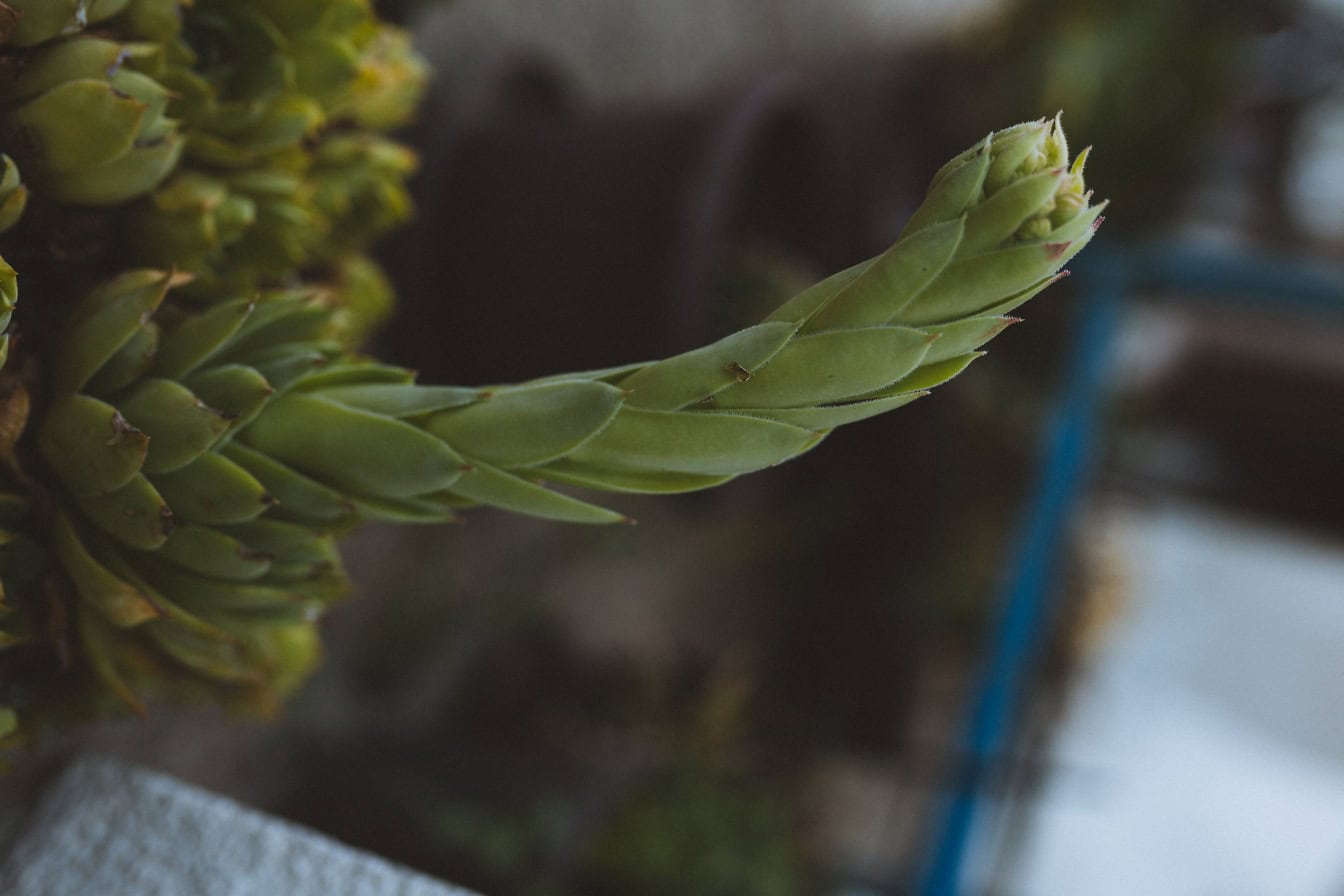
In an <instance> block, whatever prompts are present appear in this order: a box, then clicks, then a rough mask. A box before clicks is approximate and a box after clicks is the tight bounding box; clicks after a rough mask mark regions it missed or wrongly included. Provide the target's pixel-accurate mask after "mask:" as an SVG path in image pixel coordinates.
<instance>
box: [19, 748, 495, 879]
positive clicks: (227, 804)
mask: <svg viewBox="0 0 1344 896" xmlns="http://www.w3.org/2000/svg"><path fill="white" fill-rule="evenodd" d="M0 893H5V894H8V896H51V894H65V893H72V894H73V893H88V894H95V893H96V894H98V896H185V894H191V896H280V894H285V896H472V894H470V893H468V892H467V891H466V890H462V889H458V888H456V887H451V886H448V885H447V884H444V883H440V882H439V881H436V880H433V879H432V878H429V877H426V876H424V875H421V874H417V873H415V872H412V871H409V870H407V869H404V868H401V867H398V866H396V865H393V864H391V863H390V862H387V861H385V860H383V859H380V858H378V857H376V856H373V855H370V854H368V853H363V852H359V851H357V850H354V849H351V848H349V847H347V846H344V845H342V844H340V843H338V842H336V841H335V840H332V839H330V838H328V837H324V836H322V835H320V834H316V833H314V832H312V831H309V830H307V829H305V828H301V827H299V826H297V825H294V824H291V823H289V822H285V821H280V820H279V819H275V818H271V817H270V816H267V815H263V814H262V813H260V812H256V811H254V810H251V809H247V808H244V807H242V806H240V805H238V804H236V803H234V802H232V801H230V800H227V799H224V798H223V797H219V796H215V795H214V794H210V793H206V792H204V791H201V790H197V789H196V788H194V787H189V786H187V785H185V784H182V783H181V782H179V781H176V780H174V779H172V778H169V777H166V776H164V775H161V774H157V773H153V772H149V771H145V770H144V769H139V768H134V767H132V766H128V765H125V764H123V763H121V762H118V761H116V760H112V759H104V758H91V759H85V760H81V761H80V762H78V763H76V764H75V765H73V766H71V767H70V768H69V769H67V770H66V771H65V772H63V773H62V774H61V776H60V777H59V778H58V779H57V780H56V782H55V784H54V785H53V786H52V787H51V788H50V790H48V791H47V793H46V794H45V795H44V796H43V797H42V799H41V800H40V801H39V803H38V805H37V806H36V808H35V809H34V811H33V812H32V813H31V814H30V815H29V817H28V819H27V821H26V823H25V824H24V827H23V830H22V833H20V835H19V837H18V838H17V840H16V842H15V844H14V847H13V849H12V851H11V852H10V854H9V856H8V857H7V858H6V859H5V862H4V865H3V866H2V867H0Z"/></svg>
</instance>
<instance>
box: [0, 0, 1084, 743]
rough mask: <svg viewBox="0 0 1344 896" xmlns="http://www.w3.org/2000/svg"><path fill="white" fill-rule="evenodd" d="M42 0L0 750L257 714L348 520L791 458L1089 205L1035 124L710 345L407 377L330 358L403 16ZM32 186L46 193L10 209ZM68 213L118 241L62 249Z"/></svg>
mask: <svg viewBox="0 0 1344 896" xmlns="http://www.w3.org/2000/svg"><path fill="white" fill-rule="evenodd" d="M58 5H59V4H53V5H50V6H47V7H43V10H44V12H43V14H42V15H41V16H39V15H37V14H33V15H32V16H31V17H29V15H28V9H27V8H26V7H32V8H33V9H36V8H37V6H36V5H34V4H27V5H20V4H16V3H15V2H13V0H10V2H9V3H8V5H5V6H3V9H4V10H9V11H15V10H17V11H20V12H23V13H24V15H23V16H21V17H19V18H18V19H17V21H18V22H19V23H20V25H19V26H17V27H13V28H11V30H10V31H9V32H7V33H8V38H7V39H8V40H9V48H10V52H11V54H12V58H13V59H14V60H16V62H15V64H14V65H13V66H12V67H11V70H10V71H8V72H7V73H6V75H5V76H4V77H3V78H0V150H2V151H4V152H8V153H11V154H12V155H13V156H14V157H15V158H16V159H17V160H18V165H19V167H15V165H14V164H13V163H11V162H10V161H9V159H8V158H7V157H6V158H5V159H4V165H5V168H4V172H3V175H0V219H3V220H0V226H3V225H4V224H11V225H12V224H14V223H15V222H16V221H17V226H15V227H14V228H13V229H12V230H11V231H10V233H9V234H7V235H6V236H5V238H4V241H3V242H0V247H3V249H4V251H5V252H6V253H7V254H9V250H10V247H11V245H12V246H14V247H15V248H16V250H17V253H16V254H12V255H11V257H12V258H15V259H16V260H17V259H21V261H20V263H19V267H20V268H22V269H23V270H21V271H20V272H19V274H18V275H16V274H15V273H14V270H13V269H12V268H10V267H9V266H8V265H3V266H2V267H0V303H2V304H0V315H2V316H0V322H3V323H4V324H6V325H8V324H9V323H10V322H11V321H10V317H11V315H12V314H13V313H14V312H15V311H16V309H17V316H16V320H17V322H18V323H19V324H21V325H22V329H21V330H20V331H19V334H18V337H16V339H15V351H14V352H13V353H12V354H11V357H10V358H9V360H8V363H7V364H6V365H5V367H4V370H3V373H0V583H2V584H3V589H4V590H3V603H0V707H4V709H3V710H0V731H4V730H10V729H13V731H14V733H13V734H11V738H14V739H18V738H21V737H22V736H24V734H25V732H26V731H27V730H28V729H30V728H33V727H34V726H37V725H40V724H41V723H43V722H44V721H46V720H48V719H57V720H60V719H65V718H70V717H77V716H79V715H80V714H83V713H87V712H90V711H94V710H96V709H97V708H98V707H100V706H101V705H103V704H105V703H109V702H111V703H116V702H120V703H122V704H124V705H127V706H130V707H132V708H134V709H137V710H140V709H142V707H143V699H144V696H146V695H149V696H153V695H157V694H160V693H168V694H172V695H178V696H180V695H183V694H185V695H188V696H192V695H201V696H205V697H208V698H210V699H216V700H222V701H225V702H229V703H233V704H238V705H243V706H246V707H250V708H254V709H261V710H265V709H270V708H272V707H274V706H275V705H277V703H278V701H279V700H280V699H281V698H282V697H283V696H284V695H285V694H286V693H287V692H289V691H290V690H291V689H292V688H293V687H294V686H295V685H297V684H298V683H299V682H300V681H301V680H302V679H303V677H304V676H305V674H306V673H307V672H308V671H309V670H310V669H311V667H312V665H313V664H314V662H315V661H316V660H317V657H318V655H319V650H320V645H319V641H318V637H317V633H316V629H315V627H314V622H315V620H316V619H317V618H318V617H319V616H320V615H321V614H322V612H323V611H324V610H325V608H326V607H327V606H328V605H329V604H330V603H332V602H333V601H334V600H337V599H339V598H340V597H342V596H344V595H345V594H346V593H347V590H348V589H347V584H346V579H345V576H344V574H343V572H342V569H341V563H340V557H339V554H338V552H337V549H336V547H335V543H334V540H335V538H336V537H337V536H339V535H340V534H342V533H343V532H346V531H348V530H349V529H350V528H351V527H352V526H355V525H357V524H358V523H360V522H362V521H365V520H377V519H385V520H399V521H414V522H436V521H443V520H448V519H451V518H453V517H454V516H455V515H456V514H457V513H459V512H460V511H461V509H462V508H465V507H470V506H473V505H477V504H488V505H494V506H497V507H501V508H504V509H507V510H511V511H515V512H518V513H524V514H530V515H534V516H540V517H545V518H549V519H555V520H563V521H570V522H583V523H615V522H622V521H626V520H627V518H626V517H625V516H624V515H623V514H622V513H620V512H619V511H615V510H610V509H607V508H605V507H602V506H600V505H598V504H596V503H592V502H591V501H590V500H588V499H587V498H580V497H576V496H575V495H574V494H572V493H571V490H570V488H569V487H577V488H578V489H580V490H589V491H599V492H643V493H671V492H683V491H690V490H695V489H702V488H707V487H711V486H714V485H718V484H720V483H722V482H726V481H727V480H729V479H732V478H733V477H735V476H738V475H740V474H742V473H747V472H751V471H754V470H759V469H762V468H764V467H768V466H772V465H774V464H777V463H780V462H782V461H785V460H788V459H790V458H792V457H795V456H797V455H798V454H801V453H803V452H805V451H807V450H809V449H811V448H812V447H813V446H815V445H816V444H817V443H818V442H819V441H820V440H821V439H822V438H824V437H825V436H826V435H827V434H828V433H829V432H830V431H831V430H832V429H834V428H835V427H837V426H840V425H843V424H846V423H851V422H855V421H858V420H862V419H864V418H866V417H870V416H873V415H875V414H879V413H883V412H885V411H888V410H891V409H893V408H896V407H900V406H902V405H904V404H907V403H909V402H911V401H913V400H915V399H917V398H919V397H921V396H923V395H925V394H926V393H927V391H928V390H929V389H930V388H931V387H933V386H935V385H938V384H939V383H942V382H944V381H946V380H948V379H950V378H951V377H953V376H955V375H957V374H958V373H960V372H961V371H962V370H964V369H965V368H966V367H967V366H968V365H969V364H970V363H971V362H973V361H974V360H975V358H977V357H978V356H979V354H980V352H979V348H980V346H981V345H982V344H983V343H985V342H986V341H988V340H989V339H991V338H993V337H994V336H995V335H996V334H998V333H999V332H1000V331H1002V330H1003V329H1004V328H1005V327H1007V326H1008V325H1010V324H1011V323H1013V322H1014V320H1015V318H1012V317H1010V316H1008V315H1009V314H1010V312H1012V311H1013V310H1014V309H1015V308H1017V307H1018V306H1019V305H1021V304H1022V303H1024V302H1026V301H1027V300H1028V299H1030V298H1032V297H1033V296H1034V295H1036V294H1037V293H1038V292H1040V291H1041V290H1042V289H1044V288H1045V287H1046V286H1047V285H1049V284H1050V283H1052V282H1054V280H1055V279H1057V278H1058V276H1060V273H1059V271H1060V269H1061V267H1062V266H1063V265H1064V264H1065V263H1066V262H1067V261H1068V259H1069V258H1070V257H1072V255H1073V254H1074V253H1076V252H1077V251H1079V250H1080V249H1081V248H1082V247H1083V246H1084V245H1085V244H1086V243H1087V241H1088V240H1089V239H1090V238H1091V235H1092V233H1093V231H1094V229H1095V227H1096V224H1097V222H1098V221H1099V220H1100V218H1099V215H1100V212H1101V209H1102V206H1099V205H1091V204H1090V202H1089V196H1090V194H1088V193H1087V192H1086V189H1085V187H1084V184H1083V176H1082V168H1083V159H1084V157H1085V154H1084V155H1080V156H1079V157H1078V158H1077V160H1075V161H1073V162H1070V159H1069V155H1068V147H1067V144H1066V142H1065V138H1064V134H1063V131H1062V129H1061V127H1060V125H1059V122H1058V120H1054V121H1049V120H1040V121H1033V122H1028V123H1025V124H1022V125H1018V126H1016V127H1013V128H1009V129H1007V130H1004V131H1000V132H998V133H996V134H992V135H990V136H988V137H986V138H985V139H984V140H982V141H980V142H978V143H977V144H976V145H975V146H973V147H971V148H970V149H968V150H967V151H966V152H965V153H963V154H961V155H959V156H958V157H957V158H955V159H953V160H952V161H951V162H949V163H948V164H947V165H946V166H945V167H944V168H943V169H942V170H941V171H940V172H938V174H937V175H936V176H935V177H934V179H933V182H932V184H931V186H930V189H929V193H928V196H927V198H926V200H925V202H924V204H923V205H922V206H921V207H920V208H919V210H918V211H917V212H916V213H915V214H914V216H913V217H912V218H911V220H910V222H909V224H908V225H907V227H906V229H905V231H904V233H903V234H902V236H901V238H900V240H899V241H898V242H897V243H896V244H895V245H894V246H893V247H892V248H891V249H889V250H888V251H886V252H885V253H883V254H881V255H879V256H878V257H876V258H874V259H870V260H869V261H866V262H863V263H861V264H859V265H856V266H854V267H852V268H850V269H848V270H846V271H843V272H841V273H839V274H836V275H834V276H832V277H830V278H828V279H826V280H824V281H822V282H821V283H818V284H816V285H815V286H812V287H811V288H809V289H807V290H805V291H803V292H802V293H800V294H799V295H797V296H795V297H794V298H793V299H791V300H790V301H788V302H787V303H786V304H784V305H783V306H782V307H781V308H779V309H778V310H776V311H775V312H774V313H772V314H771V315H770V316H769V317H768V318H767V319H766V320H764V321H762V322H761V323H759V324H757V325H755V326H752V327H748V328H746V329H744V330H742V331H740V332H737V333H734V334H731V335H729V336H727V337H725V338H724V339H722V340H720V341H718V342H716V343H714V344H712V345H709V346H705V347H703V348H699V349H696V350H693V351H689V352H686V353H684V354H681V355H677V356H674V357H671V358H667V359H664V360H660V361H655V362H649V363H641V364H632V365H627V366H624V367H619V368H612V369H606V370H598V371H589V372H584V373H575V374H565V375H558V376H553V377H547V378H544V379H540V380H535V381H531V382H526V383H521V384H514V385H502V386H490V387H485V388H479V387H461V386H435V385H421V384H418V383H416V382H415V375H414V374H413V373H412V372H411V371H408V370H405V369H403V368H400V367H396V366H392V365H387V364H382V363H379V362H377V361H375V360H371V359H368V358H365V357H363V356H361V355H359V354H358V353H357V345H358V343H359V341H360V339H361V337H362V336H363V335H365V334H366V333H367V332H368V328H369V327H370V326H371V325H372V324H373V323H374V322H375V321H376V320H377V319H379V318H380V317H381V316H382V315H383V314H385V313H386V311H387V308H388V306H389V304H390V290H389V289H388V287H387V284H386V281H385V280H384V278H383V277H382V275H381V273H380V272H379V271H378V269H377V266H376V265H375V264H374V263H373V262H372V261H371V260H370V259H369V258H368V257H367V256H365V255H363V254H362V252H363V250H364V249H365V247H366V246H367V245H368V244H369V243H370V241H372V240H373V239H375V238H376V237H377V236H379V235H380V234H382V233H383V232H384V231H385V230H386V229H388V228H390V227H392V226H394V225H395V224H396V223H397V222H399V221H400V220H402V219H403V218H404V217H405V216H406V215H407V214H408V213H409V198H408V195H407V193H406V190H405V186H404V179H405V178H406V177H407V176H408V174H409V173H410V171H411V170H412V168H413V167H414V156H413V155H412V154H411V153H410V152H409V151H408V150H406V149H405V148H404V147H401V146H399V145H398V144H396V143H395V142H393V141H391V140H389V139H388V138H386V137H383V136H381V135H379V134H378V133H377V131H378V130H380V129H385V128H388V127H392V126H395V125H396V124H399V123H401V122H404V121H405V119H406V117H407V115H408V114H409V113H410V110H411V109H412V107H413V105H414V98H415V96H416V95H417V94H418V91H419V87H420V84H421V81H422V80H423V77H424V67H423V65H422V64H421V63H420V62H419V61H418V60H417V59H416V58H415V57H414V55H413V54H412V53H411V51H410V49H409V44H408V42H407V41H406V39H405V36H404V35H403V34H402V33H401V32H398V31H395V30H393V29H390V28H388V27H386V26H383V25H380V24H379V23H378V22H377V21H376V20H375V19H374V17H373V15H372V12H371V10H370V7H369V4H368V3H367V2H366V0H341V2H334V3H332V2H317V0H283V2H265V3H263V2H261V0H228V2H225V0H196V2H195V3H175V2H168V0H130V2H129V3H127V2H122V3H98V2H93V3H74V4H71V5H70V10H65V11H62V12H60V14H59V15H56V14H50V15H48V14H49V13H51V10H52V9H55V7H56V6H58ZM61 9H62V10H64V7H63V6H62V7H61ZM5 15H9V13H5ZM95 20H96V21H99V22H100V23H101V24H100V26H99V28H98V29H97V34H96V35H94V34H89V33H85V32H83V31H82V28H83V27H84V26H86V25H87V24H88V23H90V22H93V21H95ZM13 21H14V19H13V17H12V16H11V17H10V18H8V19H6V18H4V17H3V16H0V22H10V23H11V24H12V22H13ZM76 94H77V95H78V96H77V97H76ZM72 103H73V104H74V105H73V106H72V105H71V104H72ZM74 108H78V109H80V110H83V111H82V112H81V114H80V115H72V114H71V110H72V109H74ZM95 113H96V115H95ZM95 121H96V122H98V126H96V127H95V126H94V125H93V124H92V123H93V122H95ZM104 125H106V126H104ZM151 155H152V157H153V161H147V160H148V159H149V158H150V156H151ZM131 159H136V160H138V161H136V162H135V163H134V164H133V163H132V162H131V161H128V160H131ZM19 170H22V171H23V172H24V175H25V177H30V179H29V180H27V181H26V186H25V185H24V183H21V182H20V179H19V177H18V174H17V172H18V171H19ZM30 173H31V176H30ZM25 189H27V190H31V195H32V202H31V203H29V204H30V205H33V206H34V207H35V210H36V209H37V208H38V207H40V209H41V212H40V214H37V213H35V214H32V215H25V216H24V218H23V219H22V220H20V219H19V218H20V214H22V213H23V206H24V203H25V201H26V200H25V197H26V193H25V192H24V191H25ZM89 221H92V222H93V223H92V224H89V223H88V222H89ZM30 225H31V227H30ZM79 227H92V228H93V229H94V231H95V232H97V233H98V234H100V239H101V240H103V241H104V242H105V243H106V245H108V246H110V249H109V250H108V251H106V252H103V253H101V254H100V253H98V252H96V251H92V250H88V252H87V253H86V254H83V255H81V254H80V253H79V251H77V249H78V247H75V248H71V244H70V243H69V242H68V237H62V236H61V235H62V234H64V233H66V232H67V231H70V230H73V231H74V232H76V233H78V232H82V231H80V230H79V229H78V228H79ZM30 230H31V232H29V231H30ZM11 235H12V236H11ZM63 239H65V240H67V241H66V242H63V241H62V240H63ZM93 242H94V243H97V241H96V240H95V241H93ZM67 256H69V257H67ZM71 258H73V259H74V260H73V262H72V261H70V259H71ZM109 259H116V263H117V264H118V265H122V264H125V263H126V262H125V260H126V259H131V260H132V261H131V264H134V265H136V266H134V267H130V269H127V270H117V269H116V268H113V267H111V266H110V265H111V262H110V261H109ZM30 268H31V270H32V272H33V278H34V282H35V283H36V284H37V288H36V289H35V290H34V293H35V294H34V298H33V300H32V303H36V307H35V308H33V309H32V310H31V311H30V309H29V306H30V304H32V303H30V300H29V299H28V297H27V294H26V287H25V296H24V301H23V302H22V303H16V299H17V283H18V282H19V279H25V282H26V277H27V275H28V274H27V272H28V270H29V269H30ZM5 344H6V345H8V343H7V342H6V343H5ZM556 484H559V485H563V486H565V487H566V489H565V490H563V491H562V490H557V489H556V488H555V487H553V486H554V485H556ZM109 698H110V699H109ZM21 723H22V724H21Z"/></svg>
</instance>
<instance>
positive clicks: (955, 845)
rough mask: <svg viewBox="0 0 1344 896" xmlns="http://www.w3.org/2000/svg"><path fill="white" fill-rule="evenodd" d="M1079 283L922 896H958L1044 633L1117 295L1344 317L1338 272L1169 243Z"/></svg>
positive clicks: (1112, 254) (1107, 256)
mask: <svg viewBox="0 0 1344 896" xmlns="http://www.w3.org/2000/svg"><path fill="white" fill-rule="evenodd" d="M1079 279H1082V280H1083V283H1082V288H1081V290H1080V292H1081V296H1082V303H1083V307H1082V308H1081V309H1080V312H1079V318H1078V321H1077V327H1078V334H1077V337H1076V339H1075V341H1074V351H1073V354H1072V356H1071V358H1070V362H1069V365H1068V368H1067V376H1068V380H1067V382H1066V384H1065V386H1064V388H1063V390H1062V394H1061V396H1060V399H1059V401H1058V403H1057V408H1056V413H1055V417H1054V422H1053V425H1052V426H1051V428H1050V437H1049V439H1048V442H1047V450H1046V451H1045V452H1044V454H1043V457H1042V463H1041V467H1040V468H1039V470H1038V472H1037V479H1038V483H1037V487H1036V490H1035V492H1034V493H1033V497H1032V500H1031V503H1030V504H1029V505H1028V507H1027V509H1026V512H1025V515H1024V517H1023V519H1022V522H1021V527H1020V530H1019V536H1018V539H1017V541H1016V542H1015V545H1016V548H1017V550H1016V552H1015V553H1014V554H1013V555H1012V556H1013V557H1014V561H1015V565H1014V567H1013V570H1012V574H1011V577H1010V579H1009V580H1008V582H1007V583H1006V585H1005V588H1004V591H1003V593H1002V595H1001V604H1000V605H1001V606H1002V607H1003V610H1002V615H1001V616H1000V617H999V620H998V624H997V627H996V630H995V634H994V641H993V645H992V652H991V654H990V657H989V659H988V662H987V663H986V667H985V669H984V671H983V673H982V677H981V679H980V685H979V689H978V691H977V695H976V700H975V704H974V707H975V708H974V712H973V714H972V716H971V721H970V723H969V727H968V730H967V733H966V737H965V752H964V755H963V760H962V762H963V764H962V767H961V769H960V774H959V775H958V778H957V786H956V791H955V793H954V794H953V795H952V797H951V800H950V802H949V804H948V806H947V810H946V815H945V817H944V818H943V826H942V828H941V830H940V836H939V838H938V839H937V841H936V842H935V851H934V854H933V858H932V861H931V863H930V865H929V866H928V869H927V873H926V876H925V877H924V878H923V879H922V880H921V881H920V886H919V889H918V892H919V893H920V894H922V896H956V894H958V892H959V888H960V886H961V880H962V877H963V874H964V864H965V854H966V848H967V844H968V843H969V840H970V836H971V833H972V830H973V827H974V823H975V818H976V813H977V810H978V808H979V799H980V794H981V792H982V791H983V789H984V781H985V777H986V775H987V773H988V771H989V770H990V768H991V765H992V763H993V761H994V759H995V757H997V756H998V755H1000V754H1001V753H1002V751H1003V746H1004V743H1005V741H1006V740H1007V739H1008V737H1009V735H1010V729H1011V723H1012V721H1013V714H1014V711H1015V709H1016V707H1017V704H1018V703H1019V701H1020V698H1021V696H1022V690H1023V688H1024V687H1025V685H1026V683H1027V681H1028V679H1029V676H1030V674H1031V673H1032V671H1033V666H1034V663H1035V660H1036V658H1037V656H1038V649H1037V648H1038V642H1039V641H1040V639H1041V638H1042V637H1043V635H1044V631H1043V622H1044V620H1045V614H1046V611H1047V609H1048V601H1049V595H1050V585H1051V577H1052V572H1053V570H1054V566H1055V563H1056V561H1057V557H1058V553H1059V549H1060V539H1061V537H1062V535H1063V532H1064V530H1065V527H1066V525H1067V523H1068V521H1069V518H1070V516H1071V513H1072V511H1073V509H1074V507H1075V506H1076V504H1077V501H1078V497H1079V495H1080V493H1081V491H1082V489H1083V486H1084V485H1085V483H1086V479H1087V473H1088V465H1089V458H1090V457H1092V455H1093V447H1094V443H1095V441H1096V429H1097V420H1098V416H1099V414H1098V411H1099V407H1100V404H1101V400H1102V398H1103V396H1104V382H1105V365H1106V359H1107V355H1108V351H1107V349H1108V348H1109V346H1110V344H1111V340H1112V337H1113V335H1114V333H1115V331H1116V328H1117V324H1118V319H1119V313H1120V307H1121V305H1122V303H1123V300H1124V296H1125V294H1126V293H1128V292H1130V291H1132V290H1133V289H1135V288H1139V287H1144V288H1154V289H1163V290H1173V291H1179V292H1180V293H1181V294H1182V295H1183V296H1203V297H1206V298H1212V299H1216V300H1217V301H1219V302H1220V303H1232V304H1244V305H1248V306H1256V305H1258V306H1268V307H1272V308H1274V309H1275V310H1282V311H1292V312H1298V313H1307V314H1310V315H1317V314H1323V315H1325V316H1344V274H1342V273H1341V271H1340V270H1339V269H1337V268H1329V267H1324V266H1321V265H1312V264H1304V263H1302V262H1300V261H1294V260H1290V259H1281V258H1273V257H1268V256H1265V255H1263V254H1260V253H1248V252H1244V251H1236V252H1229V251H1226V250H1219V249H1211V248H1200V247H1192V246H1188V245H1184V246H1183V245H1180V244H1170V243H1155V244H1151V245H1149V246H1144V247H1137V248H1132V249H1129V250H1124V249H1119V250H1111V251H1108V250H1106V249H1105V248H1104V247H1100V246H1094V247H1093V248H1092V249H1091V250H1090V251H1089V253H1088V256H1087V258H1086V259H1085V260H1084V263H1083V264H1081V265H1080V266H1079Z"/></svg>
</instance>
